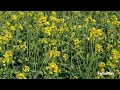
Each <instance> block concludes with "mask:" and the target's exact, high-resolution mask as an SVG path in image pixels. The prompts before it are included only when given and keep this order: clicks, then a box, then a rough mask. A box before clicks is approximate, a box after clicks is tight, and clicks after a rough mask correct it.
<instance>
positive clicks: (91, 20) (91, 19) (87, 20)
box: [84, 16, 96, 23]
mask: <svg viewBox="0 0 120 90" xmlns="http://www.w3.org/2000/svg"><path fill="white" fill-rule="evenodd" d="M84 22H86V23H88V22H92V23H96V20H95V19H93V18H92V17H91V16H89V17H87V18H85V19H84Z"/></svg>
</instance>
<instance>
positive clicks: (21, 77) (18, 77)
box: [16, 73, 27, 79]
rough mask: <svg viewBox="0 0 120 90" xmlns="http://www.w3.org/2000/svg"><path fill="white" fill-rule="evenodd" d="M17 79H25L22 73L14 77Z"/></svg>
mask: <svg viewBox="0 0 120 90" xmlns="http://www.w3.org/2000/svg"><path fill="white" fill-rule="evenodd" d="M16 78H17V79H27V78H26V77H25V75H24V73H18V74H17V76H16Z"/></svg>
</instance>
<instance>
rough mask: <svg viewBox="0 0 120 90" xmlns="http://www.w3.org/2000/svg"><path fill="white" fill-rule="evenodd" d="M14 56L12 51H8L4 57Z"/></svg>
mask: <svg viewBox="0 0 120 90" xmlns="http://www.w3.org/2000/svg"><path fill="white" fill-rule="evenodd" d="M12 55H13V54H12V51H11V50H8V51H6V52H5V54H4V55H3V56H4V57H11V56H12Z"/></svg>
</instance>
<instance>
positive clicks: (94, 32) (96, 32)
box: [90, 27, 103, 38]
mask: <svg viewBox="0 0 120 90" xmlns="http://www.w3.org/2000/svg"><path fill="white" fill-rule="evenodd" d="M98 37H103V32H102V30H101V29H96V28H95V27H93V28H92V30H91V32H90V38H98Z"/></svg>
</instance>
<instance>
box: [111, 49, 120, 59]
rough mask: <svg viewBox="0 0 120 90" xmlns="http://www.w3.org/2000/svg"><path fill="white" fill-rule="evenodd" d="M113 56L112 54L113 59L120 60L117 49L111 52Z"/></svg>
mask: <svg viewBox="0 0 120 90" xmlns="http://www.w3.org/2000/svg"><path fill="white" fill-rule="evenodd" d="M111 54H112V59H119V58H120V53H119V51H117V50H116V49H113V50H112V51H111Z"/></svg>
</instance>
